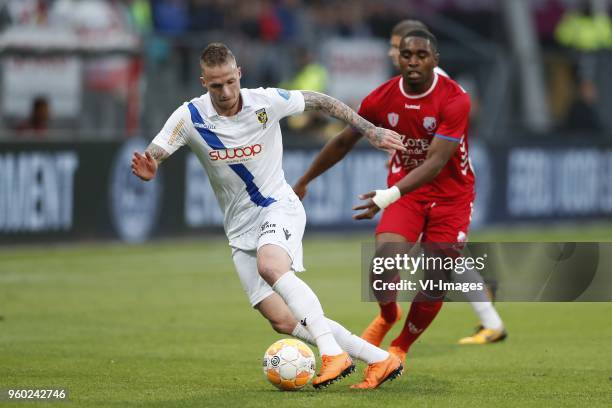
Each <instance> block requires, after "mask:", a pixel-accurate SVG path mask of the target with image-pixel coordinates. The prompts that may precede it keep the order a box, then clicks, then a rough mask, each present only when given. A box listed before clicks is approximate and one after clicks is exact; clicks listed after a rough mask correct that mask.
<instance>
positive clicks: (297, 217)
mask: <svg viewBox="0 0 612 408" xmlns="http://www.w3.org/2000/svg"><path fill="white" fill-rule="evenodd" d="M305 226H306V212H305V211H304V207H303V206H302V203H301V201H300V200H299V199H298V198H297V197H296V196H290V197H288V198H286V199H283V200H281V201H277V202H276V203H274V204H272V205H270V206H269V207H266V208H264V209H263V210H262V211H261V213H260V215H259V217H258V220H257V222H256V223H255V226H254V227H253V228H252V229H250V230H249V231H247V232H246V233H244V234H242V235H240V236H239V237H236V238H235V239H233V240H231V242H230V245H231V247H232V259H233V261H234V265H235V267H236V271H237V272H238V277H239V278H240V283H241V284H242V287H243V288H244V291H245V292H246V294H247V296H248V298H249V302H250V303H251V306H253V307H254V306H256V305H257V304H258V303H259V302H261V301H262V300H264V299H265V298H267V297H268V296H270V295H271V294H273V293H274V290H273V289H272V287H270V285H268V283H266V281H264V280H263V279H262V278H261V276H260V275H259V272H258V270H257V250H259V248H261V247H262V246H264V245H269V244H271V245H277V246H279V247H281V248H283V249H284V250H285V251H286V252H287V254H288V255H289V257H290V258H291V269H292V270H293V271H295V272H302V271H304V265H303V260H302V256H303V255H302V237H303V236H304V227H305Z"/></svg>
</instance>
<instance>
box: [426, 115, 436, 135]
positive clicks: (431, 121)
mask: <svg viewBox="0 0 612 408" xmlns="http://www.w3.org/2000/svg"><path fill="white" fill-rule="evenodd" d="M437 126H438V123H437V122H436V118H434V117H433V116H426V117H424V118H423V127H424V128H425V130H427V131H428V132H429V133H433V131H434V130H436V127H437Z"/></svg>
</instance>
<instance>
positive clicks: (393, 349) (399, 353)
mask: <svg viewBox="0 0 612 408" xmlns="http://www.w3.org/2000/svg"><path fill="white" fill-rule="evenodd" d="M387 352H388V353H389V354H391V355H392V356H395V357H397V358H398V359H399V360H400V361H401V362H402V364H406V353H407V351H404V350H402V349H401V348H400V347H397V346H390V347H389V348H388V349H387Z"/></svg>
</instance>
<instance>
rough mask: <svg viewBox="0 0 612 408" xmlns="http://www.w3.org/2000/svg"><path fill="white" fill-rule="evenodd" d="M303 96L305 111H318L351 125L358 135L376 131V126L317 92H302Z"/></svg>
mask: <svg viewBox="0 0 612 408" xmlns="http://www.w3.org/2000/svg"><path fill="white" fill-rule="evenodd" d="M302 94H303V95H304V103H305V107H304V110H305V111H309V110H318V111H321V112H325V113H327V114H328V115H330V116H332V117H334V118H336V119H340V120H341V121H343V122H344V123H346V124H348V125H351V126H352V127H353V128H355V129H356V130H357V131H359V132H360V133H363V134H366V132H367V131H372V130H374V129H376V126H374V125H373V124H371V123H370V122H368V121H367V120H365V119H364V118H362V117H361V116H359V115H358V114H357V112H355V111H354V110H352V109H351V108H350V107H348V106H347V105H346V104H345V103H343V102H341V101H339V100H337V99H335V98H332V97H331V96H329V95H325V94H322V93H319V92H313V91H302Z"/></svg>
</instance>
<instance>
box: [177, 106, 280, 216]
mask: <svg viewBox="0 0 612 408" xmlns="http://www.w3.org/2000/svg"><path fill="white" fill-rule="evenodd" d="M187 106H188V107H189V112H190V113H191V121H192V122H193V124H194V127H195V129H196V130H197V131H198V133H199V134H200V136H202V139H204V141H205V142H206V144H207V145H209V146H210V147H211V148H212V149H214V150H223V149H226V147H225V145H224V144H223V142H222V141H221V139H219V136H217V135H216V134H215V133H214V132H212V131H211V130H210V129H206V128H204V127H202V126H196V123H197V124H201V125H204V119H202V116H201V115H200V112H198V110H197V109H196V107H195V105H194V104H193V103H192V102H189V104H188V105H187ZM229 166H230V168H231V169H232V170H233V171H234V173H236V174H237V175H238V177H240V179H241V180H242V181H244V184H245V185H246V191H247V193H249V197H251V201H252V202H254V203H255V204H256V205H258V206H260V207H267V206H269V205H270V204H272V203H275V202H276V200H275V199H274V198H272V197H264V196H263V195H262V194H261V192H260V191H259V187H257V184H255V182H254V180H255V176H253V174H252V173H251V172H250V171H249V169H247V168H246V166H245V165H244V164H230V165H229Z"/></svg>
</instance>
